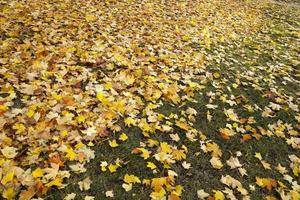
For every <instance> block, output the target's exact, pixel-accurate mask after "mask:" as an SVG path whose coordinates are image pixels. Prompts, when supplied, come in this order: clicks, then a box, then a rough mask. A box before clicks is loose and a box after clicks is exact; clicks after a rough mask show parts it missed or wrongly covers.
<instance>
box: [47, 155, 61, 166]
mask: <svg viewBox="0 0 300 200" xmlns="http://www.w3.org/2000/svg"><path fill="white" fill-rule="evenodd" d="M48 161H49V162H51V163H55V164H57V165H59V166H60V167H63V166H64V161H62V160H61V159H60V156H59V155H58V154H55V155H53V156H52V157H50V158H49V160H48Z"/></svg>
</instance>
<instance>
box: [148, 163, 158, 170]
mask: <svg viewBox="0 0 300 200" xmlns="http://www.w3.org/2000/svg"><path fill="white" fill-rule="evenodd" d="M147 167H149V168H150V169H151V170H154V169H156V168H157V167H156V165H155V164H154V163H153V162H147Z"/></svg>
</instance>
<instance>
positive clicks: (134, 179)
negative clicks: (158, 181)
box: [123, 174, 141, 184]
mask: <svg viewBox="0 0 300 200" xmlns="http://www.w3.org/2000/svg"><path fill="white" fill-rule="evenodd" d="M123 180H124V182H125V183H128V184H129V183H141V180H140V179H139V177H137V176H135V175H129V174H125V176H124V179H123Z"/></svg>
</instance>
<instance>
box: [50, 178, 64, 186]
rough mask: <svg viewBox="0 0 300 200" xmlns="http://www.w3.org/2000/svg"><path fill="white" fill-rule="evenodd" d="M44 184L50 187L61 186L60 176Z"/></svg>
mask: <svg viewBox="0 0 300 200" xmlns="http://www.w3.org/2000/svg"><path fill="white" fill-rule="evenodd" d="M46 186H47V187H52V186H57V187H61V186H63V184H62V180H61V179H60V178H55V179H54V180H52V181H50V182H49V183H47V184H46Z"/></svg>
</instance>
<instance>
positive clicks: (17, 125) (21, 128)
mask: <svg viewBox="0 0 300 200" xmlns="http://www.w3.org/2000/svg"><path fill="white" fill-rule="evenodd" d="M13 129H15V130H17V131H16V133H17V134H19V133H23V132H24V131H25V130H26V128H25V126H24V124H21V123H15V124H14V126H13Z"/></svg>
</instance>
